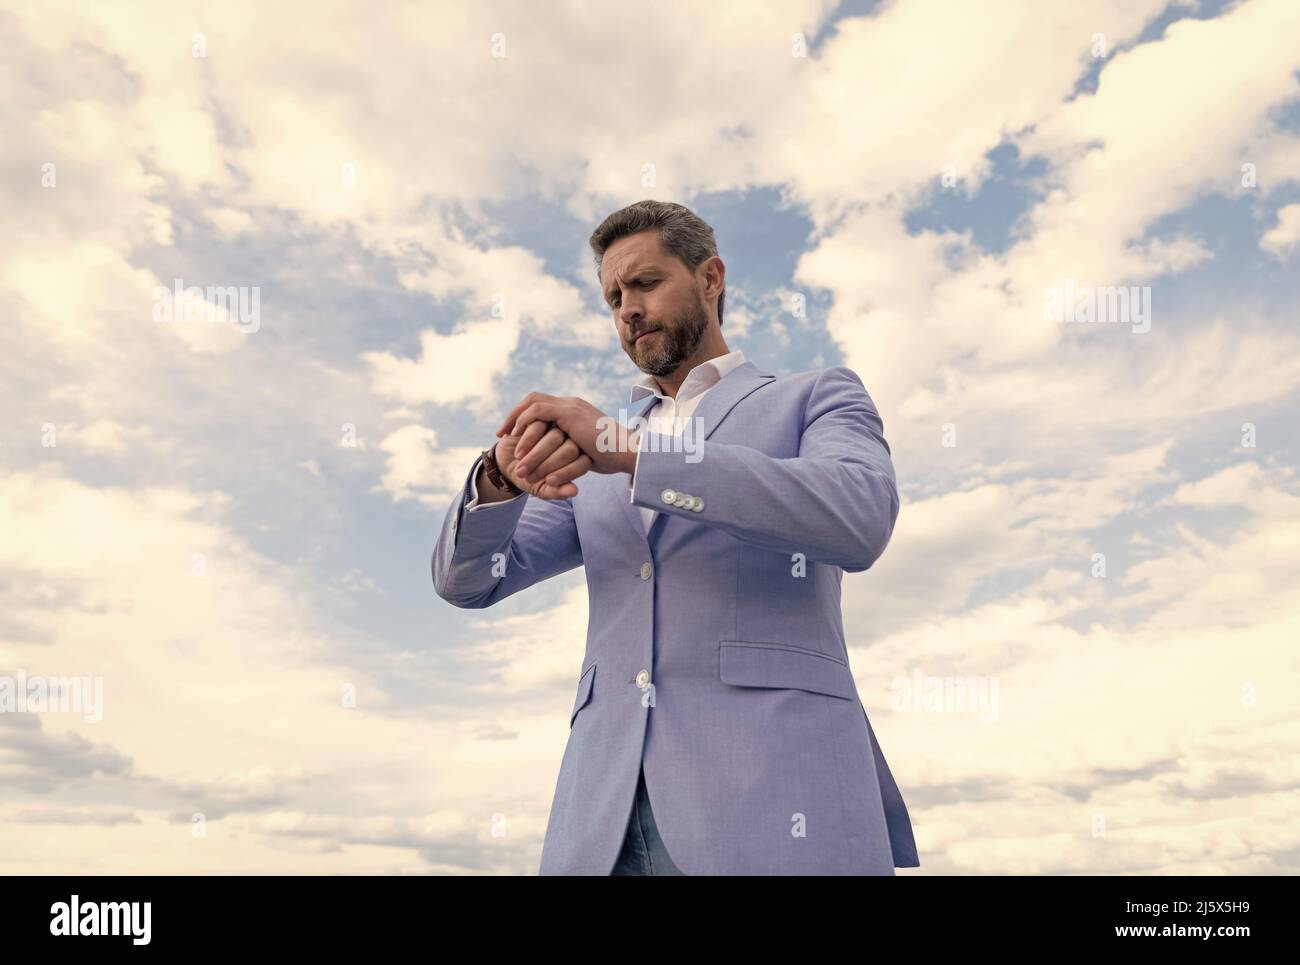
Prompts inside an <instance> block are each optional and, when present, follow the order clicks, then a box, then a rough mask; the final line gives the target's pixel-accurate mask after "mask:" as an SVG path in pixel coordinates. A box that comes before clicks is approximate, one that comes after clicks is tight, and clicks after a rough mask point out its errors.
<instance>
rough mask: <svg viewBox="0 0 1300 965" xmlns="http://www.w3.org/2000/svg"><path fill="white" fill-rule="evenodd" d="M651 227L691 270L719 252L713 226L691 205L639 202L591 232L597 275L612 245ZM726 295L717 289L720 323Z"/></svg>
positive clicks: (620, 209) (668, 250) (667, 249)
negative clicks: (690, 206) (693, 209)
mask: <svg viewBox="0 0 1300 965" xmlns="http://www.w3.org/2000/svg"><path fill="white" fill-rule="evenodd" d="M648 228H656V229H658V231H659V244H660V245H662V246H663V249H664V250H665V251H667V252H668V253H669V254H671V255H673V256H675V257H676V258H677V259H678V260H679V261H680V262H681V263H682V264H684V265H685V266H686V267H687V268H689V269H690V270H691V271H694V270H695V269H696V268H697V267H699V265H700V263H701V262H702V261H704V260H705V259H708V258H712V257H713V256H714V255H716V254H717V253H718V243H717V241H716V240H715V239H714V237H713V229H712V228H711V227H710V226H709V224H708V222H706V221H705V220H704V219H702V218H701V217H700V216H699V215H697V214H696V213H695V212H694V211H692V210H691V209H690V208H687V207H684V206H683V205H680V204H674V203H673V202H671V201H638V202H636V203H635V204H629V205H628V206H627V207H626V208H619V209H618V210H617V211H615V212H614V213H613V214H611V215H610V216H609V217H608V218H606V219H605V220H604V221H602V222H601V223H600V227H599V228H597V229H596V230H595V231H593V232H592V233H591V240H590V242H589V244H590V245H591V250H592V251H593V252H595V254H596V278H597V279H598V280H599V278H600V265H601V261H602V260H603V259H604V256H605V252H606V251H607V250H608V249H609V246H610V245H612V244H613V243H614V242H615V241H617V240H618V239H619V238H625V237H627V236H628V235H634V234H636V233H637V232H639V231H645V230H646V229H648ZM726 296H727V289H726V286H725V285H724V286H723V289H722V291H720V292H718V324H719V325H721V324H722V300H723V299H724V298H726Z"/></svg>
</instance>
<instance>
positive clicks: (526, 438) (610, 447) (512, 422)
mask: <svg viewBox="0 0 1300 965" xmlns="http://www.w3.org/2000/svg"><path fill="white" fill-rule="evenodd" d="M547 423H552V424H553V425H554V427H555V428H556V429H558V430H559V431H560V432H562V433H563V434H564V435H565V436H568V438H569V441H571V442H572V443H574V444H576V445H577V447H578V449H579V450H581V452H582V454H583V455H584V456H585V457H587V459H588V460H589V463H590V465H589V466H587V467H584V468H582V470H581V472H586V471H587V469H588V468H590V469H591V470H593V471H595V472H599V473H606V474H610V473H616V472H625V473H629V474H631V473H632V472H633V470H634V469H635V468H636V433H635V432H633V431H632V430H631V429H629V428H628V427H627V426H624V425H621V424H619V422H618V421H617V420H615V419H612V418H610V417H609V416H607V415H605V414H604V413H603V412H601V411H600V410H599V409H597V408H596V407H595V406H593V405H592V404H591V403H590V402H587V401H586V400H585V399H577V398H557V397H556V396H553V395H547V394H545V393H544V392H529V393H528V394H527V395H526V396H524V398H523V401H521V402H520V403H519V404H518V405H517V406H515V407H514V408H513V409H512V410H510V414H509V415H508V416H506V420H505V422H503V423H502V424H501V428H500V429H498V430H497V435H502V433H509V434H510V435H511V436H514V437H516V438H518V440H519V442H518V445H517V448H516V450H515V451H516V454H517V458H518V459H519V460H520V465H521V466H522V467H523V468H525V469H527V468H530V467H532V466H536V465H538V460H539V459H545V458H546V456H545V455H539V453H542V452H543V450H535V449H534V448H533V447H534V446H536V445H539V443H538V442H537V440H538V439H539V438H545V436H546V435H547V434H548V428H549V427H547V425H546V424H547ZM580 464H581V460H576V461H574V462H571V463H570V464H569V465H568V466H566V467H564V468H561V469H559V470H557V471H556V473H557V478H560V479H561V480H567V479H572V478H575V477H574V476H571V475H569V473H570V472H572V471H573V469H575V468H576V467H577V466H579V465H580ZM581 472H579V473H578V475H581Z"/></svg>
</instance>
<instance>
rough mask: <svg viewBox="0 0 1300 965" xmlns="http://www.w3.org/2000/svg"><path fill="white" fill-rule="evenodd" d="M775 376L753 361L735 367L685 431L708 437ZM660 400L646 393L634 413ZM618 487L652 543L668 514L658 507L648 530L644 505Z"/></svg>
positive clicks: (632, 520) (635, 524) (634, 520)
mask: <svg viewBox="0 0 1300 965" xmlns="http://www.w3.org/2000/svg"><path fill="white" fill-rule="evenodd" d="M775 378H776V376H775V375H772V374H771V373H770V372H763V371H761V370H760V369H759V368H758V366H757V365H755V364H754V363H753V362H750V361H746V362H744V363H742V364H741V365H738V366H736V367H735V368H734V369H732V370H731V371H730V372H728V373H727V374H726V375H725V376H723V377H722V380H721V381H720V382H718V383H716V384H715V385H714V386H713V387H712V388H711V389H709V390H708V391H707V392H706V393H704V398H702V399H700V404H699V405H698V406H696V408H695V412H694V414H693V415H692V416H691V418H690V419H689V420H688V421H687V424H686V425H685V426H684V427H683V429H684V430H685V431H686V432H691V433H697V434H698V435H699V437H700V438H703V439H708V438H709V436H711V435H712V434H713V430H714V429H716V428H717V427H718V424H719V423H720V422H722V420H723V419H725V418H726V416H727V413H728V412H730V411H731V410H732V409H734V408H735V407H736V405H737V404H738V403H739V402H740V401H741V400H742V399H744V398H745V396H747V395H749V394H750V393H751V392H753V391H754V390H755V389H757V388H758V387H759V386H761V385H766V384H767V383H768V382H770V381H771V380H772V379H775ZM658 401H659V400H658V399H657V398H656V397H655V396H653V395H651V396H647V397H646V398H645V399H643V400H641V403H642V404H640V406H639V407H638V408H637V410H636V412H635V413H634V416H638V417H644V416H645V415H646V413H647V412H648V411H649V409H650V407H651V406H652V405H654V404H655V403H656V402H658ZM617 489H618V492H619V495H620V497H621V498H622V501H623V507H624V512H625V513H626V514H627V519H628V522H630V523H631V524H632V525H633V527H634V528H635V529H636V534H637V536H639V537H640V538H641V540H642V541H643V542H646V543H649V541H650V539H651V538H652V537H654V536H656V535H657V534H658V532H659V528H660V523H661V522H662V521H663V519H664V517H665V516H666V515H667V514H666V513H661V512H659V511H658V510H655V518H654V522H652V523H651V524H650V531H649V532H648V533H647V532H646V530H645V526H644V523H643V522H642V519H641V507H640V506H637V505H636V504H635V503H633V502H632V493H631V490H630V489H628V487H626V486H622V485H620V486H618V487H617Z"/></svg>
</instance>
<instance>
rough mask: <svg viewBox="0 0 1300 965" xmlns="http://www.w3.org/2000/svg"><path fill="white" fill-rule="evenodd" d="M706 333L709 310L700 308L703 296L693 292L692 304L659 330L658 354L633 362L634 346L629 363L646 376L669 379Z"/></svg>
mask: <svg viewBox="0 0 1300 965" xmlns="http://www.w3.org/2000/svg"><path fill="white" fill-rule="evenodd" d="M708 330H709V310H708V309H707V308H706V307H705V305H704V296H702V295H701V294H700V293H699V292H696V293H695V301H694V303H693V304H691V305H688V306H687V307H686V308H685V309H684V310H683V311H682V313H681V314H680V315H678V316H677V318H676V320H675V321H674V323H673V324H671V325H667V324H665V325H664V326H663V327H662V328H661V329H660V332H659V333H660V334H661V335H663V339H662V341H663V343H664V344H663V345H662V346H661V347H660V348H659V350H658V351H650V352H648V353H647V354H646V355H645V356H643V357H642V359H641V360H640V361H637V357H636V345H635V344H633V346H632V353H631V355H632V361H633V362H636V365H637V368H639V369H640V370H641V371H642V372H645V373H646V374H647V375H654V376H657V377H659V378H663V377H665V376H668V375H672V374H673V373H674V372H676V371H677V369H678V368H679V367H680V366H681V364H682V363H683V362H685V361H686V360H687V359H688V358H690V357H691V356H692V355H693V354H695V350H696V349H697V348H699V347H700V342H701V341H702V340H703V339H704V333H705V332H707V331H708Z"/></svg>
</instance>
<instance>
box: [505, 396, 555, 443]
mask: <svg viewBox="0 0 1300 965" xmlns="http://www.w3.org/2000/svg"><path fill="white" fill-rule="evenodd" d="M555 412H556V409H555V403H553V402H533V403H532V404H530V405H528V406H525V407H524V410H523V411H522V412H520V413H519V414H518V415H517V416H515V418H514V427H513V428H512V429H511V430H510V434H511V435H512V436H517V435H519V434H520V433H521V432H523V430H524V429H525V428H527V427H528V425H529V424H530V423H532V422H536V421H538V420H539V419H540V420H541V421H543V422H554V421H555Z"/></svg>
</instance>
